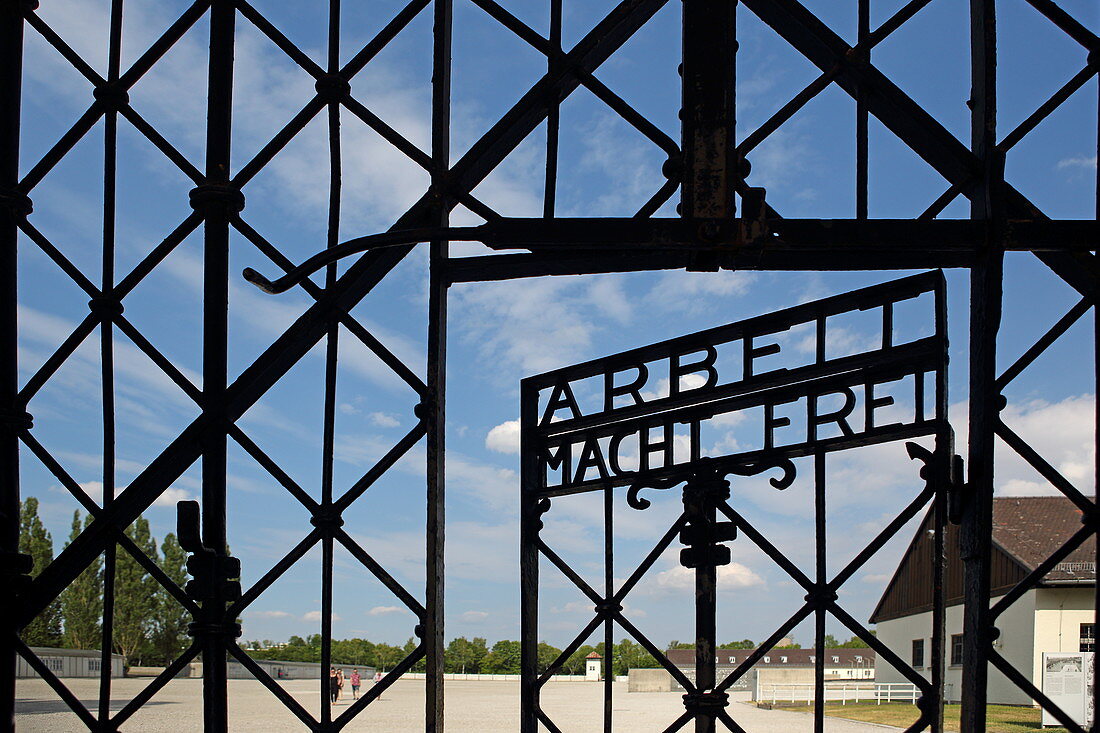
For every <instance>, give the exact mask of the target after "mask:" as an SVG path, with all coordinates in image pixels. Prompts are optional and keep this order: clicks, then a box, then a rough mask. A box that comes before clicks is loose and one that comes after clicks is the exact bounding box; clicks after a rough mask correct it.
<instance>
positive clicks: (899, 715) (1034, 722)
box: [825, 702, 1066, 733]
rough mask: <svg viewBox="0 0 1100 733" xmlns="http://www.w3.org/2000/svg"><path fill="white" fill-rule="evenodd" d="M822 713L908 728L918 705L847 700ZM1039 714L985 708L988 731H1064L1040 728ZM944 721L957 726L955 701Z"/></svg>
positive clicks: (946, 710) (1027, 710) (947, 708)
mask: <svg viewBox="0 0 1100 733" xmlns="http://www.w3.org/2000/svg"><path fill="white" fill-rule="evenodd" d="M825 714H826V715H830V716H832V717H835V718H847V719H849V720H860V721H863V722H865V723H881V724H883V725H894V726H897V727H898V728H907V727H908V726H910V725H912V724H913V723H914V722H915V721H916V719H917V717H918V712H917V708H916V707H915V706H914V705H910V704H908V703H885V704H883V705H876V704H875V703H874V702H858V703H847V704H846V705H839V704H835V703H834V704H830V705H826V706H825ZM1041 716H1042V713H1041V712H1040V711H1039V709H1038V708H1031V707H1018V706H1015V705H990V706H989V707H988V708H987V717H986V729H987V730H988V731H990V733H1032V731H1040V730H1043V731H1049V733H1064V732H1065V730H1066V729H1065V728H1043V727H1042V725H1041V723H1040V721H1041ZM943 723H944V728H945V729H946V730H959V706H958V705H944V707H943Z"/></svg>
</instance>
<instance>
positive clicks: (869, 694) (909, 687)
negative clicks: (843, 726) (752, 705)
mask: <svg viewBox="0 0 1100 733" xmlns="http://www.w3.org/2000/svg"><path fill="white" fill-rule="evenodd" d="M919 697H920V690H919V689H917V686H916V685H914V684H911V683H909V682H889V683H888V682H826V683H825V701H826V702H839V703H840V704H841V705H845V704H847V703H850V702H852V703H855V702H869V701H874V702H875V703H876V704H878V705H881V704H882V703H884V702H887V703H890V702H907V703H911V704H916V702H917V699H918V698H919ZM814 699H815V695H814V685H813V684H794V683H785V684H765V685H761V686H760V689H759V690H757V693H756V701H757V702H770V703H772V704H773V705H776V704H778V703H787V704H792V705H794V704H798V703H805V704H806V705H812V704H813V702H814Z"/></svg>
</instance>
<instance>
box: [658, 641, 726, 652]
mask: <svg viewBox="0 0 1100 733" xmlns="http://www.w3.org/2000/svg"><path fill="white" fill-rule="evenodd" d="M694 648H695V645H694V644H692V643H691V642H687V641H680V640H679V639H673V640H672V641H670V642H669V643H668V649H669V650H670V651H671V650H672V649H694ZM718 648H719V649H729V647H728V646H722V647H718Z"/></svg>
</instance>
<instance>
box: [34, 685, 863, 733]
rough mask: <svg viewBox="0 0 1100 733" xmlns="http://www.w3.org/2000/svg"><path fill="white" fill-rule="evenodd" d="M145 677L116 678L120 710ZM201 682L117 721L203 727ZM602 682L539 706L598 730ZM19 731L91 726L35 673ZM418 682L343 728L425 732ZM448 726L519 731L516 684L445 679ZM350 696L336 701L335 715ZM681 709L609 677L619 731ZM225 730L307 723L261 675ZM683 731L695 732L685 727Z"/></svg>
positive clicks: (140, 726) (857, 726)
mask: <svg viewBox="0 0 1100 733" xmlns="http://www.w3.org/2000/svg"><path fill="white" fill-rule="evenodd" d="M148 682H149V680H147V679H122V680H115V684H114V688H113V689H114V691H115V700H114V701H113V703H112V709H113V710H118V709H120V708H121V707H122V706H123V705H125V704H126V702H127V701H128V700H129V699H131V698H132V697H133V696H134V695H136V694H137V693H138V692H139V691H140V690H141V689H142V688H143V687H144V686H145V685H146V684H148ZM67 683H68V684H69V689H71V690H72V691H73V693H74V694H75V695H76V696H77V697H78V698H79V699H81V700H82V701H84V702H85V704H86V705H89V706H91V707H93V708H94V705H95V703H94V702H93V700H94V699H95V695H96V689H97V687H96V684H97V681H96V680H87V679H71V680H67ZM201 683H202V681H201V680H196V679H179V680H174V681H173V682H171V683H169V684H168V686H167V687H165V688H164V689H163V690H161V691H160V693H158V694H157V695H156V696H155V697H153V699H152V700H150V701H149V702H148V703H146V705H145V707H144V708H143V709H142V710H140V711H139V712H138V713H137V714H135V715H134V716H133V717H132V718H131V719H130V720H129V721H128V722H127V723H125V724H123V725H122V730H124V731H127V730H128V731H143V732H144V731H149V732H150V733H159V732H160V731H170V732H171V733H181V732H182V731H198V730H201V729H202V684H201ZM280 684H281V685H282V686H283V687H284V689H286V690H287V692H289V693H290V694H291V695H292V696H293V697H294V699H295V700H297V701H298V702H299V703H301V704H302V706H303V707H305V709H306V710H308V711H310V712H311V713H313V714H314V715H319V714H320V694H319V693H318V692H317V687H316V683H314V682H312V681H308V680H289V681H286V682H282V683H280ZM601 688H602V685H595V684H590V683H585V682H557V683H553V682H552V683H550V684H548V685H546V687H545V688H544V690H543V708H544V709H545V710H546V712H547V713H548V714H549V715H550V717H551V719H552V720H554V722H555V723H556V724H557V725H558V726H559V727H561V729H562V730H563V731H567V732H569V733H572V732H573V731H599V730H601V722H602V719H603V718H602V712H601V711H602V698H601V695H600V690H601ZM17 697H18V702H17V703H16V720H15V725H16V730H18V731H49V732H50V733H64V732H67V731H86V730H87V728H86V727H85V726H84V725H82V724H81V722H80V720H79V719H78V718H77V717H76V716H75V715H74V714H73V713H72V712H70V711H69V710H68V708H67V707H66V706H65V704H64V703H63V702H61V701H60V700H59V699H58V698H57V696H56V695H55V694H54V693H53V691H52V690H50V689H49V687H47V686H46V684H45V683H44V682H42V681H41V680H29V679H28V680H19V683H18V686H17ZM746 698H747V693H735V695H734V700H735V702H733V703H732V704H731V705H730V709H729V710H730V714H731V715H732V716H733V718H734V719H735V720H736V721H737V722H738V723H740V724H741V725H742V726H743V727H744V728H745V729H746V730H748V731H753V733H755V732H756V731H760V732H761V733H773V732H774V733H802V732H803V731H805V732H806V733H809V732H810V731H812V730H813V718H812V716H809V715H806V714H804V713H792V712H785V711H778V710H760V709H757V708H756V707H754V706H751V705H748V704H746V702H745V700H746ZM423 699H424V682H423V681H422V680H402V681H399V682H398V683H396V684H395V685H394V686H393V687H392V688H390V689H389V690H387V691H386V693H385V694H384V695H383V696H382V697H381V698H379V699H378V700H376V701H375V702H374V703H372V704H371V705H370V706H369V707H368V708H367V709H366V710H365V711H363V713H361V714H360V715H359V716H358V717H357V718H356V719H355V720H354V721H353V722H352V723H350V724H349V725H348V726H347V728H345V730H348V731H368V730H369V731H394V732H395V733H396V732H398V731H423V730H424V712H423ZM446 705H447V707H446V710H447V718H446V724H447V729H448V730H450V731H462V732H465V731H477V732H478V733H482V732H485V733H489V732H491V731H515V730H517V729H518V728H519V713H518V709H519V683H517V682H463V681H455V682H447V703H446ZM346 706H347V702H346V701H343V702H342V704H340V705H338V706H336V707H335V708H334V709H333V711H334V714H335V715H338V714H339V713H340V712H342V711H343V710H344V709H346ZM681 712H683V707H682V705H681V700H680V696H679V695H677V694H674V693H668V692H633V693H628V692H627V686H626V683H616V684H615V697H614V721H615V730H616V731H649V730H652V731H660V730H664V728H665V727H666V726H667V725H668V724H669V723H671V722H672V721H673V720H675V719H676V717H677V716H678V715H679V714H680V713H681ZM229 715H230V725H229V727H230V729H231V730H237V731H265V732H266V731H298V730H304V726H302V724H301V723H300V722H299V721H298V719H297V718H295V717H294V716H293V715H292V714H291V713H290V712H289V711H288V710H286V708H284V707H283V705H282V703H280V702H279V701H278V700H276V699H275V697H273V696H272V695H271V693H270V692H269V691H268V690H266V689H265V688H264V687H263V686H261V685H260V684H259V683H258V682H254V681H251V680H230V681H229ZM686 730H691V728H690V726H689V727H688V728H687V729H686ZM825 730H826V731H829V733H872V732H873V731H879V733H881V731H883V727H882V726H874V725H869V724H866V723H857V722H854V721H846V720H839V719H835V718H833V719H826V722H825Z"/></svg>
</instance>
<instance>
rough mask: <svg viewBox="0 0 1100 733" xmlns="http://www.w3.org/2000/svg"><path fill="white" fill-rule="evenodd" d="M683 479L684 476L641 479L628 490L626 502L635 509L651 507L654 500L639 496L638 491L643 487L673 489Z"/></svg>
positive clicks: (659, 489)
mask: <svg viewBox="0 0 1100 733" xmlns="http://www.w3.org/2000/svg"><path fill="white" fill-rule="evenodd" d="M683 481H684V479H682V478H675V477H673V478H657V479H648V480H645V481H639V482H638V483H636V484H631V485H630V488H629V489H628V490H627V492H626V503H627V505H629V506H630V507H632V508H634V509H637V510H638V511H642V510H644V509H649V507H650V506H652V505H653V502H651V501H650V500H649V499H643V498H642V497H640V496H638V493H639V492H640V491H641V490H642V489H656V490H658V491H664V490H665V489H671V488H672V487H673V486H675V485H676V484H679V483H683Z"/></svg>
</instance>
